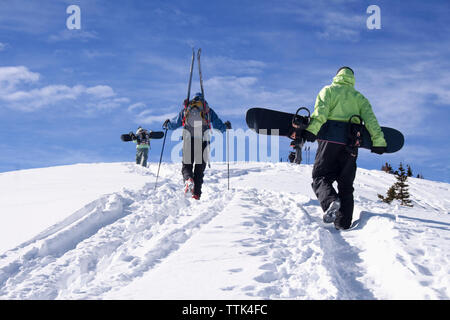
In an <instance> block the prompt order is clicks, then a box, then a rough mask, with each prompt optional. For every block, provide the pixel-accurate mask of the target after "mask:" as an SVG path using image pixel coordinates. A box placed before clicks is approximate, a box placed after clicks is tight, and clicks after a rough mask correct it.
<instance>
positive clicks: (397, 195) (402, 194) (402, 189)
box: [378, 163, 413, 207]
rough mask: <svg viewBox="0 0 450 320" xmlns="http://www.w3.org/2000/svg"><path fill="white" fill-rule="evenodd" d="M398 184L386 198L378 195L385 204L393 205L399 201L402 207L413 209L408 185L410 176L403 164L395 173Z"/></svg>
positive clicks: (393, 186) (392, 187)
mask: <svg viewBox="0 0 450 320" xmlns="http://www.w3.org/2000/svg"><path fill="white" fill-rule="evenodd" d="M394 174H395V178H396V179H397V182H396V183H394V184H393V185H392V186H391V187H390V188H389V190H388V191H387V193H386V197H385V196H382V195H381V194H379V195H378V198H380V199H381V200H382V201H383V202H386V203H391V202H392V201H393V200H399V201H400V204H401V205H402V206H407V207H412V206H413V205H412V201H411V200H410V199H409V192H408V187H409V186H408V184H407V183H406V181H407V179H408V175H407V173H406V171H405V168H403V164H402V163H400V166H399V168H398V170H397V171H395V172H394Z"/></svg>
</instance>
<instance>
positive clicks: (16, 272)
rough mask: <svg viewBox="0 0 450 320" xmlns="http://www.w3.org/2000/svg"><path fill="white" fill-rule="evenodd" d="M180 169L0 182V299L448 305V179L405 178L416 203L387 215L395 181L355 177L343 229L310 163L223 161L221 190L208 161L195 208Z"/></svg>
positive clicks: (218, 172) (30, 174)
mask: <svg viewBox="0 0 450 320" xmlns="http://www.w3.org/2000/svg"><path fill="white" fill-rule="evenodd" d="M180 169H181V168H180V165H179V164H163V165H162V167H161V174H160V175H161V177H160V180H159V183H158V185H159V186H158V188H157V189H156V190H155V189H154V181H155V174H156V170H157V165H156V164H150V166H149V168H142V167H138V166H135V165H133V164H127V163H115V164H106V163H101V164H84V165H75V166H64V167H55V168H46V169H34V170H25V171H17V172H12V173H5V174H0V186H2V187H1V188H2V195H3V196H4V199H5V200H4V201H3V200H2V204H5V206H6V208H8V209H9V210H6V211H4V210H2V213H3V217H4V223H3V228H4V229H5V230H9V233H8V232H5V233H3V234H2V235H1V236H2V237H3V238H5V239H3V238H2V242H3V240H5V241H6V242H7V241H8V239H7V237H8V235H10V234H12V233H16V234H18V235H19V236H17V237H16V239H15V240H14V241H16V242H17V241H18V239H22V241H21V242H22V243H21V244H19V243H16V244H15V245H14V246H11V247H12V248H13V249H11V250H7V249H9V248H6V249H4V250H3V251H0V252H3V253H2V254H1V255H0V297H1V298H2V299H449V296H450V294H449V288H450V277H449V274H450V267H449V266H450V264H449V252H450V241H449V240H450V216H449V212H450V185H449V184H445V183H439V182H432V181H427V180H420V179H415V178H410V180H409V184H410V193H411V197H412V200H413V205H414V207H413V208H405V207H401V206H399V205H391V206H390V205H387V204H384V203H382V202H380V201H379V200H378V198H377V193H382V194H384V193H385V192H386V190H387V189H388V187H389V186H390V185H391V184H392V183H393V182H394V177H393V176H392V175H389V174H386V173H384V172H380V171H369V170H364V169H358V174H357V178H356V181H355V205H356V206H355V213H354V222H355V227H354V228H353V229H352V230H350V231H337V230H335V229H334V228H333V227H332V225H325V224H323V222H322V221H321V216H322V212H321V209H320V206H319V203H318V201H317V199H316V197H315V196H314V194H313V193H312V190H311V187H310V184H311V170H312V167H311V166H308V165H293V164H287V163H278V164H271V163H234V164H232V165H231V170H230V176H231V181H230V182H231V183H230V185H231V189H230V190H227V171H226V165H225V164H222V163H213V164H212V168H211V169H208V170H207V172H206V176H205V184H204V188H203V192H204V193H203V195H202V199H201V200H200V201H196V200H193V199H190V198H186V197H185V196H184V194H183V193H182V181H181V174H180ZM19 176H20V177H21V179H17V177H19ZM14 177H15V178H14ZM58 177H59V178H58ZM28 178H32V179H33V180H32V184H31V185H30V183H29V181H28ZM57 178H58V179H57ZM25 189H26V190H27V194H28V195H29V196H28V197H27V198H26V199H27V201H25V202H21V198H19V197H18V196H17V191H18V190H19V191H20V190H25ZM80 190H82V191H80ZM49 192H50V193H51V194H50V195H49V194H48V193H49ZM74 194H76V195H77V196H76V197H74V196H73V195H74ZM2 199H3V198H2ZM51 199H57V201H55V203H54V204H53V206H50V205H49V203H48V202H49V201H50V202H51ZM2 207H3V205H2ZM73 208H76V209H73ZM15 212H17V213H18V215H19V216H20V217H21V218H22V219H21V220H20V223H19V222H18V221H19V220H18V218H17V216H16V215H14V213H15ZM36 214H38V215H39V217H41V219H42V220H45V221H44V222H40V223H36V224H34V223H33V222H34V221H35V219H36V217H35V215H36ZM29 216H30V217H29ZM30 224H32V225H35V226H34V227H30V226H29V225H30ZM39 228H40V229H39ZM10 243H11V242H10Z"/></svg>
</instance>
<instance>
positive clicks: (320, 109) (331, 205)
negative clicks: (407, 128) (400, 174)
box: [303, 67, 387, 229]
mask: <svg viewBox="0 0 450 320" xmlns="http://www.w3.org/2000/svg"><path fill="white" fill-rule="evenodd" d="M354 85H355V77H354V72H353V70H352V69H351V68H349V67H342V68H340V69H339V70H338V71H337V73H336V76H335V77H334V78H333V82H332V84H331V85H328V86H325V87H324V88H323V89H322V90H321V91H320V92H319V94H318V96H317V99H316V103H315V106H314V112H313V114H312V115H311V122H310V124H309V126H308V128H307V129H306V130H304V131H303V138H304V139H305V140H306V141H310V142H314V141H315V140H316V139H317V133H318V132H319V130H320V128H321V127H322V125H323V124H324V123H325V122H327V120H329V119H330V120H338V121H343V122H348V121H349V119H350V118H351V117H352V116H353V115H359V116H360V117H361V118H362V119H363V121H364V122H365V126H366V128H367V130H368V131H369V133H370V136H371V138H372V144H373V147H372V149H371V150H372V152H374V153H377V154H383V153H384V152H385V151H386V146H387V144H386V141H385V139H384V135H383V132H382V131H381V128H380V125H379V124H378V121H377V118H376V117H375V114H374V113H373V111H372V107H371V105H370V103H369V101H368V100H367V99H366V98H365V97H364V96H363V95H362V94H361V93H359V92H358V91H356V90H355V88H354ZM357 157H358V148H356V147H355V148H352V149H351V150H349V147H348V146H346V145H342V144H337V143H332V142H327V141H321V140H319V142H318V149H317V152H316V159H315V162H314V168H313V172H312V177H313V182H312V188H313V190H314V193H315V194H316V196H317V198H318V199H319V202H320V205H321V207H322V210H323V211H324V212H325V214H324V216H323V221H324V222H325V223H333V222H334V226H335V227H336V229H348V228H350V226H351V223H352V217H353V207H354V200H353V191H354V189H353V182H354V180H355V175H356V168H357V166H356V159H357ZM334 181H337V187H338V192H336V190H335V189H334V188H333V185H332V184H333V182H334Z"/></svg>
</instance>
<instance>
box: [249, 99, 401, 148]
mask: <svg viewBox="0 0 450 320" xmlns="http://www.w3.org/2000/svg"><path fill="white" fill-rule="evenodd" d="M301 109H304V110H307V111H308V115H305V116H301V115H299V114H298V112H299V110H300V109H299V110H297V113H296V114H293V113H287V112H281V111H276V110H270V109H264V108H251V109H249V110H247V115H246V122H247V125H248V127H249V128H250V129H252V130H254V131H255V132H256V133H259V134H268V135H279V136H284V137H288V138H291V139H293V138H292V136H291V135H292V133H293V131H295V129H294V128H293V124H292V123H293V119H296V123H297V124H298V123H300V125H299V126H298V127H300V128H301V129H304V128H306V127H307V123H309V110H308V109H306V108H301ZM354 117H355V116H354ZM349 120H350V119H349ZM354 126H355V125H354V124H352V123H350V121H349V122H342V121H336V120H328V121H327V122H325V123H324V124H323V125H322V127H321V129H320V131H319V132H318V134H317V139H318V140H322V141H329V142H333V143H338V144H343V145H352V146H354V144H352V143H350V142H349V132H350V130H353V128H354ZM356 126H358V125H356ZM381 130H382V131H383V134H384V139H385V140H386V143H387V147H386V153H394V152H397V151H399V150H400V149H401V148H402V147H403V144H404V142H405V138H404V136H403V134H402V133H401V132H400V131H398V130H396V129H393V128H388V127H381ZM358 132H359V133H358V144H357V145H356V146H357V147H360V148H365V149H369V150H370V148H371V147H372V139H371V137H370V134H369V131H367V129H366V127H365V126H360V128H359V129H358Z"/></svg>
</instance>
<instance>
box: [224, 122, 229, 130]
mask: <svg viewBox="0 0 450 320" xmlns="http://www.w3.org/2000/svg"><path fill="white" fill-rule="evenodd" d="M224 125H225V127H227V129H231V122H230V121H226V122H225V123H224Z"/></svg>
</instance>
